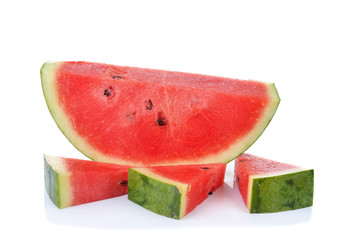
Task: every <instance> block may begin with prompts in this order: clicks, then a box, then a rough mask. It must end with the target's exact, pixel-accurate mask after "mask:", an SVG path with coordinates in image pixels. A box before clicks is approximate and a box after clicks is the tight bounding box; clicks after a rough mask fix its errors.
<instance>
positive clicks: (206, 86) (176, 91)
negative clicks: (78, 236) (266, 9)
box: [41, 62, 280, 166]
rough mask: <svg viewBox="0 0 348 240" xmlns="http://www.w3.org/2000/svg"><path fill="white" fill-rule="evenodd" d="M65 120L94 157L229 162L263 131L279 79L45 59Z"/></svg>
mask: <svg viewBox="0 0 348 240" xmlns="http://www.w3.org/2000/svg"><path fill="white" fill-rule="evenodd" d="M41 79H42V87H43V92H44V96H45V99H46V102H47V105H48V108H49V110H50V112H51V114H52V116H53V118H54V120H55V121H56V123H57V125H58V127H59V128H60V129H61V131H62V132H63V133H64V135H65V136H66V137H67V138H68V139H69V141H70V142H71V143H72V144H73V145H74V146H75V147H76V148H77V149H78V150H80V151H81V152H82V153H83V154H85V155H86V156H87V157H89V158H90V159H92V160H96V161H101V162H112V163H117V164H125V165H133V166H150V165H176V164H198V163H219V162H222V163H226V162H229V161H231V160H233V159H234V158H235V157H237V156H238V155H239V154H241V153H242V152H244V151H245V150H246V149H247V148H248V147H249V146H250V145H251V144H252V143H253V142H254V141H255V140H256V139H257V138H258V137H259V136H260V135H261V134H262V132H263V131H264V129H265V128H266V127H267V125H268V123H269V122H270V121H271V119H272V117H273V115H274V113H275V111H276V109H277V107H278V104H279V101H280V100H279V97H278V93H277V90H276V88H275V86H274V84H268V83H262V82H257V81H251V80H250V81H243V80H236V79H228V78H222V77H213V76H205V75H199V74H190V73H182V72H173V71H163V70H153V69H143V68H136V67H122V66H113V65H107V64H100V63H88V62H55V63H45V64H44V65H43V67H42V69H41Z"/></svg>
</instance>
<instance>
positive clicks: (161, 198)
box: [128, 163, 226, 219]
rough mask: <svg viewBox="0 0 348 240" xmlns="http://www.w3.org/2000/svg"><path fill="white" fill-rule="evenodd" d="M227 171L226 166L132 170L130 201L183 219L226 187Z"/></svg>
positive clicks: (171, 216) (129, 190)
mask: <svg viewBox="0 0 348 240" xmlns="http://www.w3.org/2000/svg"><path fill="white" fill-rule="evenodd" d="M225 170H226V164H224V163H216V164H195V165H177V166H156V167H146V168H130V169H129V178H128V199H129V200H130V201H132V202H134V203H136V204H138V205H140V206H142V207H144V208H146V209H148V210H150V211H152V212H155V213H157V214H160V215H163V216H166V217H170V218H175V219H181V218H182V217H183V216H185V215H187V214H188V213H190V212H191V211H193V210H194V209H195V208H196V207H197V206H198V205H199V204H201V203H202V202H203V201H204V200H205V199H206V198H207V197H208V196H209V195H211V194H212V193H213V192H214V191H215V190H216V189H217V188H219V187H220V186H221V185H222V184H223V183H224V177H225Z"/></svg>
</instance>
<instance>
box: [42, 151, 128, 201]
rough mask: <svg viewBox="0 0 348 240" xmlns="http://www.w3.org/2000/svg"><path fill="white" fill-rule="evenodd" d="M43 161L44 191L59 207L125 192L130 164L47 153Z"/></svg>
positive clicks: (97, 199) (115, 195)
mask: <svg viewBox="0 0 348 240" xmlns="http://www.w3.org/2000/svg"><path fill="white" fill-rule="evenodd" d="M44 163H45V164H44V165H45V188H46V192H47V194H48V195H49V197H50V198H51V200H52V202H53V203H54V204H55V205H56V206H57V207H58V208H66V207H70V206H75V205H79V204H84V203H89V202H94V201H99V200H103V199H107V198H112V197H117V196H121V195H124V194H126V193H127V184H128V168H129V166H121V165H117V164H112V163H102V162H94V161H88V160H80V159H73V158H64V157H56V156H48V155H44Z"/></svg>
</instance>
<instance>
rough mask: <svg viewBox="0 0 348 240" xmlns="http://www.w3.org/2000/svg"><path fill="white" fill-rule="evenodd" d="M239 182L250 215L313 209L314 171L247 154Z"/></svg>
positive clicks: (238, 165) (240, 163) (238, 167)
mask: <svg viewBox="0 0 348 240" xmlns="http://www.w3.org/2000/svg"><path fill="white" fill-rule="evenodd" d="M235 178H236V182H237V184H238V188H239V191H240V194H241V196H242V198H243V201H244V203H245V205H246V206H247V208H248V210H249V212H250V213H272V212H281V211H287V210H294V209H299V208H305V207H310V206H312V205H313V190H314V170H313V169H303V168H301V167H298V166H294V165H291V164H286V163H280V162H276V161H273V160H269V159H265V158H261V157H257V156H254V155H251V154H247V153H243V154H241V155H240V156H239V157H238V158H237V159H236V161H235Z"/></svg>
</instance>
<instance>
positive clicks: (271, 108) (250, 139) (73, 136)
mask: <svg viewBox="0 0 348 240" xmlns="http://www.w3.org/2000/svg"><path fill="white" fill-rule="evenodd" d="M61 64H63V62H53V63H49V62H48V63H45V64H44V65H43V66H42V68H41V71H40V73H41V85H42V89H43V93H44V97H45V100H46V104H47V106H48V109H49V111H50V113H51V115H52V117H53V119H54V121H55V122H56V124H57V126H58V128H59V129H60V130H61V132H62V133H63V134H64V135H65V137H66V138H67V139H68V140H69V141H70V143H71V144H72V145H73V146H74V147H75V148H76V149H77V150H79V151H80V152H81V153H82V154H84V155H85V156H86V157H88V158H90V159H91V160H94V161H99V162H110V163H117V164H122V165H133V166H145V165H144V164H142V163H139V162H132V161H131V160H124V159H121V158H116V157H114V156H108V155H106V154H104V153H102V152H100V151H98V150H96V149H94V148H93V147H91V146H90V145H89V144H88V142H87V141H86V140H85V139H84V138H83V137H81V136H80V135H79V134H78V133H77V132H76V131H75V130H74V127H73V125H72V121H70V119H69V117H68V116H67V115H66V114H65V112H64V110H63V107H62V106H61V105H60V103H59V99H58V97H57V94H56V87H55V80H56V75H55V74H56V72H57V70H58V69H59V67H60V66H61ZM265 84H266V86H267V89H268V93H269V97H270V103H269V105H268V107H266V108H265V112H264V114H263V116H262V117H261V118H260V120H259V121H258V123H257V124H256V126H255V127H254V128H253V130H251V131H250V132H249V133H248V134H247V135H246V136H245V137H244V138H242V139H240V140H239V141H238V143H237V144H231V145H230V147H229V148H227V149H226V150H222V151H221V152H220V153H217V154H211V155H209V156H205V157H202V158H197V159H195V162H192V160H191V161H190V160H186V159H175V160H170V161H169V162H166V161H165V160H164V161H163V162H162V163H161V165H176V164H192V163H228V162H231V161H232V160H234V159H235V158H236V157H238V156H239V155H240V154H242V153H243V152H245V151H246V150H247V149H248V148H249V147H250V146H251V145H252V144H253V143H254V142H255V141H256V140H257V139H258V138H259V137H260V136H261V135H262V133H263V132H264V131H265V129H266V128H267V126H268V125H269V123H270V121H271V120H272V118H273V116H274V114H275V112H276V110H277V108H278V105H279V103H280V98H279V95H278V92H277V89H276V87H275V85H274V84H273V83H265Z"/></svg>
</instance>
